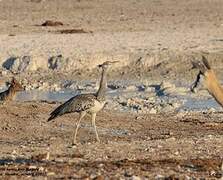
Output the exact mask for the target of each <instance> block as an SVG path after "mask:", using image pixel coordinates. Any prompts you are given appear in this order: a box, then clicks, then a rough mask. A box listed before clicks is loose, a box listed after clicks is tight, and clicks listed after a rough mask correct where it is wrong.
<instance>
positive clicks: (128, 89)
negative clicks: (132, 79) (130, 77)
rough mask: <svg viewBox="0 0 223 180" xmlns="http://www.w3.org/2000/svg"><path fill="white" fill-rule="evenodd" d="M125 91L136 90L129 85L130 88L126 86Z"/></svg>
mask: <svg viewBox="0 0 223 180" xmlns="http://www.w3.org/2000/svg"><path fill="white" fill-rule="evenodd" d="M125 90H126V91H136V90H137V88H136V86H133V85H131V86H127V87H126V89H125Z"/></svg>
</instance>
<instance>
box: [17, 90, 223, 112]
mask: <svg viewBox="0 0 223 180" xmlns="http://www.w3.org/2000/svg"><path fill="white" fill-rule="evenodd" d="M85 93H88V92H85ZM77 94H80V92H77V91H76V92H75V91H73V90H65V91H58V92H53V91H39V90H31V91H24V92H21V93H19V94H18V95H17V97H16V100H18V101H49V102H53V101H57V102H65V101H67V100H68V99H70V98H71V97H73V96H75V95H77ZM107 97H108V101H109V102H110V103H113V101H114V103H117V97H123V98H124V99H126V100H127V99H128V98H132V97H134V98H138V99H142V100H143V99H146V98H148V97H149V94H148V92H138V91H137V92H135V91H129V92H126V91H120V90H110V91H109V92H108V93H107ZM154 99H155V101H157V102H160V101H162V102H169V101H172V102H180V103H181V105H180V106H179V107H177V108H176V109H175V110H176V111H206V110H209V109H214V110H217V111H219V110H221V107H220V106H219V105H218V103H217V102H216V101H215V100H214V99H213V98H212V97H209V96H196V95H194V94H188V95H175V96H168V95H166V96H165V95H164V96H160V97H158V96H154ZM117 104H118V103H117ZM119 106H120V107H119V108H118V109H119V110H121V111H128V110H129V111H131V109H128V108H125V107H123V106H121V105H119Z"/></svg>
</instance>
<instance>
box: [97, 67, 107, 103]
mask: <svg viewBox="0 0 223 180" xmlns="http://www.w3.org/2000/svg"><path fill="white" fill-rule="evenodd" d="M106 76H107V71H106V70H102V76H101V81H100V86H99V89H98V92H97V98H99V99H104V98H105V92H106V88H107V77H106Z"/></svg>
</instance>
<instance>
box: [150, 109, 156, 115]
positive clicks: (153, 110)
mask: <svg viewBox="0 0 223 180" xmlns="http://www.w3.org/2000/svg"><path fill="white" fill-rule="evenodd" d="M149 113H150V114H156V113H157V110H156V109H154V108H152V109H150V111H149Z"/></svg>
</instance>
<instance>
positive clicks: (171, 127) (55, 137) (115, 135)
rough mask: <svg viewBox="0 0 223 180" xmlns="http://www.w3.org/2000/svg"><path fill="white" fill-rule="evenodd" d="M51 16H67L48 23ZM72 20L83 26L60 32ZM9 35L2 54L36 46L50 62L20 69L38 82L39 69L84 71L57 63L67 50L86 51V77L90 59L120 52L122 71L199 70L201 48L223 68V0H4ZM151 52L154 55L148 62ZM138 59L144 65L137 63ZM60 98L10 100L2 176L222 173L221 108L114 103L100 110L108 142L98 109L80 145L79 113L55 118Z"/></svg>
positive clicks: (0, 134)
mask: <svg viewBox="0 0 223 180" xmlns="http://www.w3.org/2000/svg"><path fill="white" fill-rule="evenodd" d="M46 20H54V21H61V22H62V23H63V24H64V25H63V26H56V27H55V26H53V27H45V26H44V27H43V26H40V25H41V24H42V23H44V22H45V21H46ZM70 29H71V30H72V29H79V32H78V33H77V31H75V33H73V34H60V32H59V30H70ZM80 29H82V30H80ZM83 31H86V33H83ZM0 42H1V43H0V62H1V63H3V62H4V61H5V60H6V59H7V58H9V57H11V56H24V55H31V56H36V57H37V59H38V61H37V62H39V64H38V63H37V65H36V66H37V67H38V68H40V67H45V66H46V69H45V70H46V72H42V71H37V70H35V71H34V72H31V73H26V72H25V73H24V74H22V75H20V74H19V75H18V76H17V78H20V80H21V79H23V78H28V79H30V81H31V83H33V81H32V80H33V78H37V79H41V80H43V81H50V80H52V79H54V81H58V80H59V79H62V78H64V79H67V78H71V75H72V78H76V77H77V76H76V75H78V73H76V74H75V72H70V73H71V74H66V73H67V72H66V73H64V72H59V73H58V72H53V73H51V74H50V73H48V72H47V68H48V67H47V63H45V62H46V61H47V60H48V58H49V57H51V56H53V55H58V54H62V55H63V56H65V57H74V59H75V58H76V59H75V60H76V61H75V63H74V67H75V68H76V67H78V68H82V71H81V73H82V75H80V76H79V78H82V79H89V78H90V77H89V76H88V75H90V74H91V72H90V71H89V72H88V71H86V70H85V69H84V70H83V67H85V65H86V64H87V65H89V67H88V68H92V67H95V65H96V64H98V63H100V62H103V61H104V60H106V59H109V60H110V59H111V58H112V59H118V60H120V61H121V67H124V68H123V69H122V70H120V69H119V70H120V73H117V72H116V73H115V70H113V72H114V74H115V75H116V78H120V76H119V75H121V74H124V75H125V78H126V79H128V78H129V77H134V76H138V74H139V76H141V77H143V78H152V77H153V78H158V79H160V80H161V81H163V78H164V77H165V78H166V79H168V80H169V79H170V77H171V78H172V77H175V79H178V80H179V81H181V78H182V79H183V78H185V79H187V76H188V75H189V74H190V73H191V71H190V68H191V65H190V61H189V59H187V58H185V57H184V56H183V55H184V54H186V55H190V54H193V53H195V54H199V53H200V52H201V51H206V52H210V54H211V55H208V56H210V62H211V64H212V65H213V67H214V68H215V69H216V70H217V72H220V73H221V74H222V72H223V71H222V64H223V61H222V57H223V56H222V45H223V44H222V43H223V1H222V0H202V1H201V0H128V1H127V0H126V1H124V0H77V1H75V0H0ZM141 54H146V55H148V56H149V58H148V61H147V60H146V59H145V61H144V58H142V62H143V63H141V64H140V61H137V60H141V59H140V57H141ZM183 57H184V58H183ZM131 59H133V61H134V62H139V64H140V66H137V64H134V63H133V64H132V65H131V64H130V65H129V64H128V60H129V61H130V60H131ZM163 61H164V63H160V62H163ZM125 65H128V66H126V67H125ZM144 67H146V68H145V71H142V70H143V68H144ZM131 72H132V73H131ZM145 72H147V74H146V75H145ZM43 73H44V74H43ZM68 73H69V72H68ZM72 73H73V74H72ZM171 73H173V74H174V75H173V76H171ZM79 74H80V73H79ZM130 74H131V75H132V76H130ZM2 76H6V77H7V75H4V74H2ZM193 77H194V76H193ZM7 78H8V77H7ZM91 78H92V77H91ZM179 78H180V79H179ZM57 105H58V104H49V103H46V102H25V103H21V102H12V103H10V104H7V105H4V104H3V105H0V114H1V116H0V146H1V148H0V177H1V178H2V179H11V178H12V179H13V178H14V179H16V178H18V179H24V178H26V177H30V178H36V179H43V178H45V177H47V178H49V179H54V178H58V179H62V178H67V179H69V178H70V179H72V178H86V179H104V178H107V179H110V178H111V177H113V178H114V179H120V178H122V179H138V178H139V177H142V178H143V177H144V178H148V179H155V178H156V179H193V178H205V179H220V178H221V176H222V174H223V165H222V163H223V154H222V152H223V121H222V118H223V114H222V113H221V112H215V113H198V112H195V113H171V114H156V115H152V114H130V113H127V112H126V113H120V112H115V111H113V110H112V109H111V111H103V112H100V113H99V114H98V117H97V120H96V124H97V126H98V132H99V134H100V137H101V140H102V142H101V143H96V142H95V138H94V137H95V135H94V131H93V130H92V128H91V123H90V118H89V117H88V118H87V119H86V120H85V121H83V122H82V127H81V129H80V131H79V135H78V140H79V142H80V143H79V144H78V145H77V146H76V147H71V146H70V144H71V140H72V138H71V137H72V133H73V130H74V126H75V122H76V118H77V115H72V114H70V115H66V116H63V117H61V118H58V119H57V120H56V121H55V122H50V123H47V122H46V120H47V117H48V114H49V112H50V111H51V110H52V109H53V108H55V107H56V106H57ZM47 156H48V157H49V158H47Z"/></svg>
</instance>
